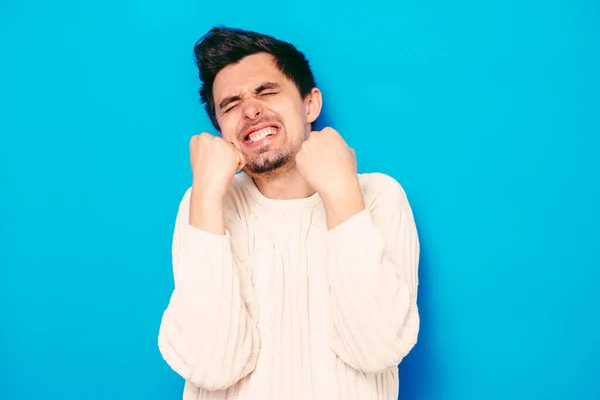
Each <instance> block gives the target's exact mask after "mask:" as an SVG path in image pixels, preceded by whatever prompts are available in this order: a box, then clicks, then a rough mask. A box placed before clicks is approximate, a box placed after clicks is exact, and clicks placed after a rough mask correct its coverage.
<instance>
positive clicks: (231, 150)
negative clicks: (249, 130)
mask: <svg viewBox="0 0 600 400" xmlns="http://www.w3.org/2000/svg"><path fill="white" fill-rule="evenodd" d="M190 164H191V167H192V176H193V187H194V188H195V189H197V190H198V191H200V192H202V193H205V194H209V195H210V196H219V197H223V196H224V195H225V193H226V192H227V189H228V188H229V185H230V184H231V181H232V180H233V177H234V175H235V173H236V172H237V171H239V170H240V169H242V168H243V167H244V156H243V155H242V153H241V152H240V151H239V150H238V149H237V148H236V147H235V146H234V145H233V144H231V143H229V142H227V141H226V140H224V139H222V138H220V137H216V136H213V135H210V134H208V133H201V134H200V135H194V136H192V139H191V140H190Z"/></svg>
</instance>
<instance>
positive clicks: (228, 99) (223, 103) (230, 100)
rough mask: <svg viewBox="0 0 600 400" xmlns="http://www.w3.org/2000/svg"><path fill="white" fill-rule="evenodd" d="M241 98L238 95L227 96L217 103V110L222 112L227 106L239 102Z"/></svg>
mask: <svg viewBox="0 0 600 400" xmlns="http://www.w3.org/2000/svg"><path fill="white" fill-rule="evenodd" d="M241 99H242V98H241V97H240V96H238V95H236V96H229V97H225V98H224V99H223V100H221V102H220V103H219V110H221V111H223V109H224V108H225V107H227V105H229V104H231V103H233V102H234V101H239V100H241Z"/></svg>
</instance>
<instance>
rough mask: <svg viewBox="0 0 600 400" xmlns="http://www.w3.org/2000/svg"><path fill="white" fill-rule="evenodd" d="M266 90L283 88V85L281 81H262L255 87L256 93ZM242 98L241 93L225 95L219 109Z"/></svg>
mask: <svg viewBox="0 0 600 400" xmlns="http://www.w3.org/2000/svg"><path fill="white" fill-rule="evenodd" d="M265 90H281V85H280V84H279V83H276V82H265V83H261V84H260V85H258V86H257V87H256V88H255V89H254V91H253V92H254V94H259V93H261V92H263V91H265ZM241 99H242V97H241V96H240V95H235V96H228V97H225V98H224V99H223V100H221V102H220V103H219V110H221V111H223V109H224V108H225V107H227V106H228V105H229V104H231V103H233V102H235V101H240V100H241Z"/></svg>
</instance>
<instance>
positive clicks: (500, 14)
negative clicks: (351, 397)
mask: <svg viewBox="0 0 600 400" xmlns="http://www.w3.org/2000/svg"><path fill="white" fill-rule="evenodd" d="M215 24H226V25H230V26H236V27H241V28H246V29H252V30H258V31H261V32H265V33H269V34H273V35H275V36H277V37H279V38H281V39H284V40H287V41H290V42H292V43H294V44H296V45H297V46H298V47H299V49H300V50H302V51H303V52H304V53H305V54H306V55H307V56H308V58H309V59H310V60H311V64H312V66H313V68H314V72H315V74H316V77H317V80H318V84H319V86H320V88H321V89H322V91H323V94H324V101H325V109H324V114H323V118H322V120H321V126H323V125H325V124H327V125H331V126H333V127H335V128H336V129H337V130H338V131H339V132H340V133H342V135H343V136H344V137H345V138H346V139H347V141H348V142H349V144H350V145H351V146H352V147H353V148H355V149H356V151H357V155H358V161H359V169H360V172H371V171H379V172H384V173H387V174H390V175H392V176H393V177H395V178H396V179H397V180H399V181H400V183H401V184H402V185H403V186H404V188H405V190H406V192H407V194H408V196H409V199H410V201H411V204H412V206H413V209H414V212H415V216H416V219H417V224H418V228H419V234H420V238H421V244H422V260H421V264H420V292H419V305H420V309H421V317H422V325H421V335H420V338H419V343H418V344H417V346H416V347H415V349H414V351H413V352H412V353H411V354H410V355H409V357H408V358H406V359H405V361H404V362H403V363H402V364H401V366H400V374H401V385H400V386H401V390H400V393H401V395H400V398H401V399H407V400H470V399H473V400H496V399H528V400H529V399H551V400H554V399H556V400H558V399H565V400H566V399H569V400H571V399H577V400H592V399H599V398H600V379H599V377H600V368H599V367H598V360H599V359H600V344H599V343H600V340H599V338H600V327H599V320H600V317H599V315H600V314H599V312H598V309H599V306H600V290H599V289H598V285H599V284H600V268H599V266H600V252H599V247H600V240H599V237H600V234H599V233H598V226H600V211H599V207H600V206H599V204H600V193H599V192H600V190H599V181H600V178H599V174H598V172H599V170H600V161H599V156H598V151H599V149H600V140H599V136H600V3H598V2H597V1H592V0H573V1H567V0H562V1H560V0H557V1H541V0H523V1H474V0H470V1H469V0H464V1H453V2H445V1H436V0H433V1H424V2H423V1H421V2H417V1H396V2H391V1H390V2H379V1H374V2H373V1H371V2H356V3H347V2H341V1H340V2H322V1H313V0H308V1H304V2H302V3H301V4H300V3H297V2H290V3H285V2H282V1H270V0H267V1H265V2H262V3H260V4H257V3H252V2H243V1H237V0H233V1H228V2H219V1H213V2H207V1H202V2H201V1H191V0H182V1H170V2H158V1H150V2H147V1H136V0H119V1H116V0H108V1H107V0H102V1H100V0H91V1H85V2H80V1H74V0H63V1H59V2H49V1H41V0H30V1H25V2H19V1H14V0H13V1H10V0H8V1H6V0H5V1H3V2H2V4H1V5H0V324H1V325H0V326H1V328H0V399H2V400H34V399H35V400H38V399H42V398H43V399H61V400H70V399H72V400H80V399H86V400H99V399H111V400H118V399H128V400H129V399H144V400H151V399H156V400H164V399H179V398H181V391H182V383H183V382H182V380H181V378H180V377H178V376H177V375H176V374H175V373H174V372H172V371H171V370H170V369H169V367H168V366H167V365H166V363H165V362H164V361H163V360H162V359H161V357H160V354H159V352H158V349H157V334H158V327H159V323H160V318H161V315H162V312H163V310H164V308H165V306H166V304H167V301H168V297H169V294H170V291H171V290H172V287H173V286H172V285H173V282H172V275H171V260H170V251H171V249H170V245H171V235H172V230H173V223H174V218H175V213H176V211H177V206H178V204H179V200H180V199H181V196H182V195H183V193H184V191H185V189H186V188H187V187H188V186H189V185H190V171H189V156H188V142H189V139H190V137H191V135H193V134H196V133H200V132H202V131H206V130H210V129H211V127H210V124H209V120H208V118H207V117H206V116H205V114H204V111H203V109H202V107H201V105H200V103H199V99H198V95H197V90H198V88H199V82H198V79H197V71H196V69H195V66H194V64H193V61H192V48H193V45H194V43H195V41H196V40H197V39H198V38H199V37H200V36H201V35H202V34H203V33H205V32H206V31H207V30H208V29H209V28H210V27H211V26H213V25H215Z"/></svg>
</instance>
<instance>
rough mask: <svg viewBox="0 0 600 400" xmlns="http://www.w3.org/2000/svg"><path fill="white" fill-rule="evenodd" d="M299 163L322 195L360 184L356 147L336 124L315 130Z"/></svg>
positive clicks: (300, 156)
mask: <svg viewBox="0 0 600 400" xmlns="http://www.w3.org/2000/svg"><path fill="white" fill-rule="evenodd" d="M296 166H297V168H298V172H300V174H301V175H302V177H303V178H304V179H305V180H306V181H307V183H308V184H309V185H310V186H311V187H312V188H313V189H314V190H316V191H317V193H319V195H321V197H323V195H328V194H330V193H337V192H344V191H346V190H350V189H353V188H354V186H356V185H358V176H357V169H356V156H355V153H354V150H352V149H351V148H350V147H348V145H347V144H346V142H345V141H344V139H343V138H342V137H341V136H340V134H339V133H338V132H337V131H335V130H334V129H332V128H325V129H323V130H321V131H313V132H311V134H310V136H309V138H308V139H307V140H306V141H305V142H304V143H303V144H302V148H301V149H300V151H299V152H298V153H297V154H296Z"/></svg>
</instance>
